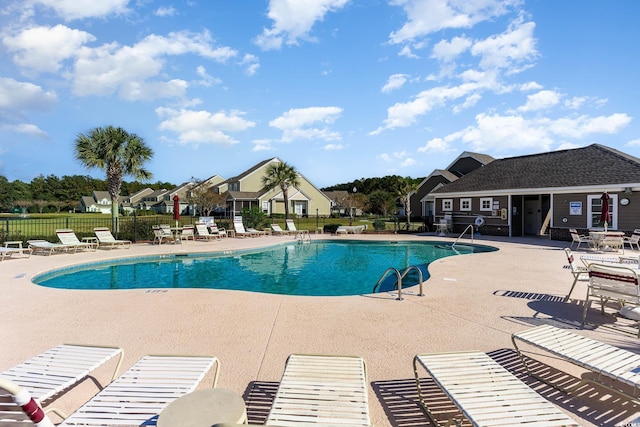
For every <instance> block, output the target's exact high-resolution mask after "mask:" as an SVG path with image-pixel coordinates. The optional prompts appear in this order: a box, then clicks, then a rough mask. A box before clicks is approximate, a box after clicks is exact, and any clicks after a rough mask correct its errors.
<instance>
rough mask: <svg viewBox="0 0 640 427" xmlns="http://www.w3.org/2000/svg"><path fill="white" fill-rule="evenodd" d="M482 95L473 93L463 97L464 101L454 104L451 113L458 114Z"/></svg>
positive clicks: (472, 104)
mask: <svg viewBox="0 0 640 427" xmlns="http://www.w3.org/2000/svg"><path fill="white" fill-rule="evenodd" d="M481 99H482V96H481V95H480V94H478V93H474V94H472V95H469V96H467V97H466V98H465V100H464V102H463V103H462V104H460V105H455V106H454V107H453V113H454V114H458V113H459V112H461V111H464V110H468V109H469V108H471V107H474V106H475V105H476V104H477V103H478V102H479V101H480V100H481Z"/></svg>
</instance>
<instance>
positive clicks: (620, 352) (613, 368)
mask: <svg viewBox="0 0 640 427" xmlns="http://www.w3.org/2000/svg"><path fill="white" fill-rule="evenodd" d="M511 340H512V342H513V346H514V347H515V349H516V351H517V352H518V355H519V356H520V359H521V360H522V363H523V364H524V366H525V369H526V370H527V372H528V373H529V375H531V376H532V377H534V378H537V379H539V380H540V381H543V382H545V383H547V384H549V385H551V386H553V387H556V388H559V389H561V390H563V391H565V392H567V393H569V392H571V391H572V390H577V389H579V388H580V387H581V386H582V385H583V384H584V383H585V382H591V383H595V384H599V385H601V386H604V387H605V388H607V389H608V390H611V391H615V392H616V393H618V394H621V395H622V396H625V397H627V398H629V399H632V400H633V401H634V402H636V403H640V372H639V370H638V366H640V354H637V353H635V352H631V351H629V350H624V349H622V348H619V347H614V346H612V345H609V344H605V343H603V342H600V341H597V340H594V339H592V338H587V337H585V336H582V335H579V334H576V333H574V332H572V331H568V330H566V329H560V328H557V327H555V326H551V325H540V326H536V327H535V328H531V329H527V330H525V331H522V332H517V333H515V334H513V335H512V336H511ZM518 341H520V342H522V343H526V344H529V345H532V346H534V347H537V348H539V349H542V350H544V351H546V352H548V353H550V354H552V355H554V356H556V357H558V358H560V359H561V360H565V361H567V362H570V363H573V364H574V365H577V366H580V367H581V368H584V369H586V370H588V371H591V372H594V373H596V374H597V375H588V376H583V377H582V378H581V380H580V382H579V383H578V384H576V385H575V386H574V387H571V388H570V389H567V388H566V387H564V386H562V385H560V384H558V383H553V382H551V381H550V380H549V379H547V378H544V377H542V376H540V375H536V374H535V373H534V372H532V371H531V370H530V369H529V366H528V364H527V360H526V358H525V357H524V355H523V354H522V351H521V349H520V348H519V347H518ZM611 380H614V381H613V382H612V381H611ZM622 384H624V385H626V386H627V387H628V389H627V388H626V387H625V388H623V387H621V385H622Z"/></svg>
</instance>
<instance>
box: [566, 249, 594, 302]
mask: <svg viewBox="0 0 640 427" xmlns="http://www.w3.org/2000/svg"><path fill="white" fill-rule="evenodd" d="M564 252H565V254H566V255H567V261H568V262H569V268H570V269H571V274H573V283H572V284H571V289H569V293H568V294H567V296H566V297H565V298H564V300H565V301H569V297H570V296H571V292H573V288H575V287H576V283H578V281H580V282H588V281H589V270H588V269H587V267H583V266H581V265H578V262H577V261H576V259H575V258H574V256H573V252H571V249H569V248H564Z"/></svg>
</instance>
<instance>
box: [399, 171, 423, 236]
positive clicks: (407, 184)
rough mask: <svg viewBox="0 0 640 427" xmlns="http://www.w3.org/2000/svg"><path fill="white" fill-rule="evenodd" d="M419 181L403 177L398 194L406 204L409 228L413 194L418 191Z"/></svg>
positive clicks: (408, 225)
mask: <svg viewBox="0 0 640 427" xmlns="http://www.w3.org/2000/svg"><path fill="white" fill-rule="evenodd" d="M418 185H419V184H418V183H417V182H415V181H414V180H412V179H411V178H410V177H406V178H402V180H401V181H400V186H399V188H398V191H397V194H398V197H400V201H401V202H402V205H403V206H404V213H405V215H406V216H407V228H410V227H411V196H412V195H413V194H414V193H415V192H416V191H418Z"/></svg>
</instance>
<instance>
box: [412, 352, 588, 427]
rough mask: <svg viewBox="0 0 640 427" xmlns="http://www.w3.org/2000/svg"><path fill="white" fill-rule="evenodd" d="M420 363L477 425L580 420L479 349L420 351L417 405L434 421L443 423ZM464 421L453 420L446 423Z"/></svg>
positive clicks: (415, 365) (566, 423)
mask: <svg viewBox="0 0 640 427" xmlns="http://www.w3.org/2000/svg"><path fill="white" fill-rule="evenodd" d="M418 365H421V366H422V367H423V368H424V369H425V370H426V371H427V373H428V374H429V376H430V377H431V378H432V379H433V381H434V382H435V383H436V384H437V385H438V387H440V389H442V391H443V392H444V393H445V394H446V395H447V396H448V397H449V399H451V401H452V402H453V403H454V404H455V405H456V406H457V407H458V408H459V409H460V410H461V411H462V413H463V414H464V416H465V417H466V418H467V419H468V420H469V421H471V423H472V424H473V425H474V426H488V425H503V426H516V425H534V424H535V425H544V426H578V425H580V424H578V423H577V422H576V421H574V420H573V419H571V418H569V416H567V415H566V414H565V413H564V412H562V411H561V410H560V409H558V408H557V407H556V406H554V405H553V404H552V403H551V402H549V401H547V400H546V399H545V398H543V397H542V396H540V395H539V394H538V393H536V392H535V391H534V390H532V389H531V388H529V386H527V385H526V384H525V383H523V382H522V381H520V380H519V379H518V378H516V377H515V376H514V375H513V374H512V373H511V372H509V371H507V370H506V369H505V368H504V367H502V366H501V365H500V364H499V363H497V362H496V361H495V360H493V359H492V358H491V357H489V356H488V355H486V354H485V353H482V352H479V351H467V352H453V353H432V354H418V355H416V356H415V358H414V359H413V371H414V374H415V379H416V385H417V388H418V398H419V403H420V405H421V406H422V408H423V409H424V411H425V412H426V414H427V416H428V417H429V419H430V420H431V422H432V423H433V425H436V426H437V425H440V424H439V423H438V422H437V421H436V419H435V417H434V415H433V413H432V412H431V410H430V409H429V408H428V407H427V405H426V403H425V400H424V396H423V393H422V388H421V386H420V377H419V375H418ZM452 423H455V424H456V425H460V424H461V420H457V419H452V420H449V423H448V424H447V425H451V424H452Z"/></svg>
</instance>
